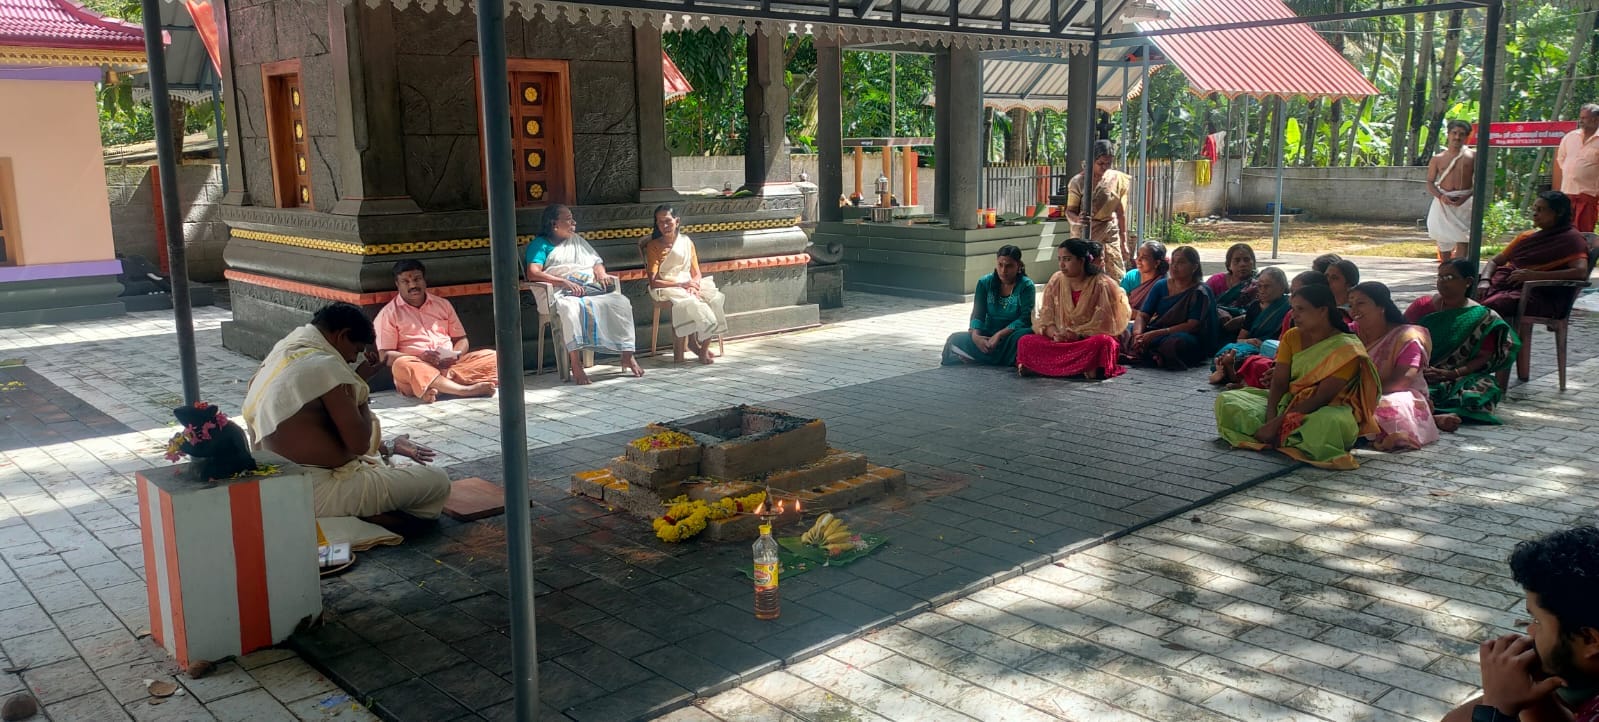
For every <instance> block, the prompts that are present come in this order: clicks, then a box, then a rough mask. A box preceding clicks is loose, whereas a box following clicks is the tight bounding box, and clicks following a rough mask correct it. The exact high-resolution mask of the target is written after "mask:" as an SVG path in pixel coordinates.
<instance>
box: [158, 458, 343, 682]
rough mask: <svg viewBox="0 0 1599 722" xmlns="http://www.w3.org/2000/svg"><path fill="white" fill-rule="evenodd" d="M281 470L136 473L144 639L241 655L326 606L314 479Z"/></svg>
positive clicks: (188, 651) (205, 653) (186, 650)
mask: <svg viewBox="0 0 1599 722" xmlns="http://www.w3.org/2000/svg"><path fill="white" fill-rule="evenodd" d="M255 458H256V461H257V462H259V463H261V464H274V465H276V466H277V467H278V472H277V473H276V474H273V475H272V476H269V477H265V478H260V477H252V478H244V479H229V480H225V481H218V482H214V483H201V482H195V481H191V480H189V479H188V478H187V476H186V474H187V471H188V465H187V464H180V465H177V466H171V467H165V468H161V469H153V470H150V471H147V472H142V473H140V474H138V480H139V526H140V529H141V534H142V535H143V539H144V570H145V587H146V588H147V589H148V591H149V596H150V635H151V636H152V637H154V638H155V640H156V641H157V642H159V643H160V644H161V646H162V647H163V648H164V649H166V651H167V653H168V654H171V655H172V656H173V658H175V659H176V660H177V662H178V665H179V666H182V667H187V666H189V664H190V663H191V662H198V661H202V660H204V661H212V660H218V659H222V658H224V657H230V656H234V655H240V654H247V653H249V652H252V651H254V650H257V649H261V648H263V647H269V646H271V645H273V644H276V643H278V642H281V641H283V640H284V639H286V638H287V637H288V636H289V635H290V634H293V633H294V630H295V628H296V626H297V625H299V624H300V622H301V621H302V620H305V619H306V618H307V617H312V616H314V615H317V614H320V613H321V612H322V593H321V589H320V587H319V582H318V576H317V556H316V519H315V518H314V517H313V512H312V508H311V480H310V478H308V477H306V476H305V475H304V474H301V473H300V469H299V467H297V466H295V465H294V464H292V463H290V462H288V461H285V460H284V459H282V458H280V457H276V456H274V455H272V454H257V455H256V457H255Z"/></svg>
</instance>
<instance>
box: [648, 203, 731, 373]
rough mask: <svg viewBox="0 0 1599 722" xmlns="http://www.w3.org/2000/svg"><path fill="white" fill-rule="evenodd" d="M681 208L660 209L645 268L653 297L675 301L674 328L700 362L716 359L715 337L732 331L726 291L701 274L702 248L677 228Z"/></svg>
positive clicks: (676, 352) (676, 355)
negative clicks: (730, 329)
mask: <svg viewBox="0 0 1599 722" xmlns="http://www.w3.org/2000/svg"><path fill="white" fill-rule="evenodd" d="M678 223H679V219H678V217H677V210H676V209H674V208H672V207H671V206H669V205H663V206H659V207H657V208H656V209H655V231H654V233H652V234H651V235H650V237H649V238H647V239H645V240H644V242H643V244H642V248H643V250H644V270H645V273H647V274H648V279H649V284H650V298H653V299H655V300H656V301H670V302H671V304H672V333H673V334H674V335H675V336H676V337H677V338H679V339H682V340H684V341H685V342H687V344H688V348H689V350H691V351H693V352H694V355H695V356H697V357H699V360H700V363H702V364H708V363H711V361H712V359H713V358H714V354H712V353H711V340H712V339H713V338H716V337H719V336H721V335H722V334H724V333H726V332H727V317H726V315H725V314H724V312H723V311H722V304H723V300H724V299H723V296H722V292H721V291H718V290H716V283H715V282H714V281H713V280H712V279H711V277H710V276H704V275H701V274H700V258H699V253H698V251H696V249H695V248H694V241H692V240H690V239H689V237H688V236H687V235H684V234H683V233H682V231H681V230H679V228H678ZM672 360H673V361H674V362H681V361H682V360H683V351H682V350H681V349H680V348H679V347H677V346H676V345H674V346H673V353H672Z"/></svg>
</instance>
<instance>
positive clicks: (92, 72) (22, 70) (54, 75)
mask: <svg viewBox="0 0 1599 722" xmlns="http://www.w3.org/2000/svg"><path fill="white" fill-rule="evenodd" d="M0 80H82V81H86V82H90V83H95V82H99V80H100V69H99V68H30V67H23V66H19V65H0Z"/></svg>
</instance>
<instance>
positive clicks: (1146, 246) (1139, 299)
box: [1101, 241, 1171, 311]
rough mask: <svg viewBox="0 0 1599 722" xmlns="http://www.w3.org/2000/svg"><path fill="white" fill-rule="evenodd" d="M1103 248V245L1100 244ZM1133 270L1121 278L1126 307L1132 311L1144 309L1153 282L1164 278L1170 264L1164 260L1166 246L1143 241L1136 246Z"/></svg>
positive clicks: (1155, 242) (1156, 242)
mask: <svg viewBox="0 0 1599 722" xmlns="http://www.w3.org/2000/svg"><path fill="white" fill-rule="evenodd" d="M1101 247H1102V248H1103V247H1104V245H1103V244H1101ZM1133 265H1134V268H1133V269H1132V270H1130V271H1128V272H1127V273H1126V274H1125V275H1123V276H1122V283H1121V286H1122V290H1123V291H1126V292H1127V305H1128V306H1130V307H1132V309H1133V310H1134V311H1137V310H1138V309H1140V308H1143V307H1144V300H1145V299H1147V298H1149V292H1150V291H1152V290H1154V289H1155V282H1156V281H1159V280H1160V279H1162V278H1165V277H1166V273H1167V272H1168V271H1170V270H1171V263H1169V262H1167V260H1166V244H1164V243H1161V242H1160V241H1144V242H1143V243H1140V244H1138V255H1136V256H1134V257H1133Z"/></svg>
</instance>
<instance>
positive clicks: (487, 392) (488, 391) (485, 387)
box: [461, 381, 496, 397]
mask: <svg viewBox="0 0 1599 722" xmlns="http://www.w3.org/2000/svg"><path fill="white" fill-rule="evenodd" d="M495 388H496V387H495V385H494V382H493V381H484V382H482V383H476V384H472V385H471V386H468V387H466V389H465V393H462V394H461V395H462V396H471V397H480V396H493V395H494V389H495Z"/></svg>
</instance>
